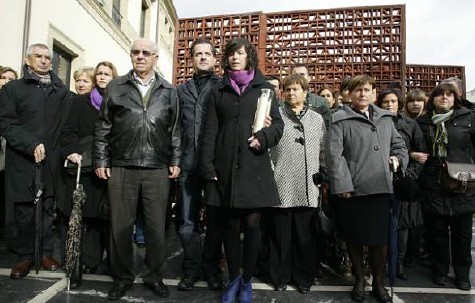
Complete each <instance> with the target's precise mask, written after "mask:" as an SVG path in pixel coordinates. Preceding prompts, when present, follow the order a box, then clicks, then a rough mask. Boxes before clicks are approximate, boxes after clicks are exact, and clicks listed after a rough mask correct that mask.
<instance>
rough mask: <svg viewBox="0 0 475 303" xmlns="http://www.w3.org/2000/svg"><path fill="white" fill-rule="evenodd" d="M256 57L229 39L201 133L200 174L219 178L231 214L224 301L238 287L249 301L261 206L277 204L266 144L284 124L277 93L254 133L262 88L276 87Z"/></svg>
mask: <svg viewBox="0 0 475 303" xmlns="http://www.w3.org/2000/svg"><path fill="white" fill-rule="evenodd" d="M257 63H258V59H257V52H256V50H255V48H254V46H252V45H251V44H250V43H249V41H247V40H246V39H242V38H237V39H232V40H230V41H229V42H228V43H227V44H226V47H225V50H224V54H223V59H222V67H223V70H224V77H223V80H222V82H220V83H218V84H216V85H215V86H214V87H213V88H212V90H211V93H210V97H209V101H208V109H207V115H206V120H205V125H204V128H203V133H202V145H201V151H200V156H201V161H200V170H201V174H202V176H203V177H204V178H205V179H206V180H215V182H217V188H218V191H219V196H220V201H222V204H221V207H223V212H224V213H225V214H226V216H227V217H226V220H227V226H226V229H225V231H224V233H225V234H224V237H225V239H224V249H225V253H226V260H227V262H228V270H229V280H230V283H229V285H228V288H227V290H226V291H225V294H224V296H223V299H222V302H233V301H234V298H235V297H236V295H237V293H238V292H239V291H240V302H251V300H252V286H251V278H252V274H253V272H254V267H255V263H256V260H257V254H258V250H259V246H260V231H259V222H260V217H261V214H260V209H261V208H263V207H269V206H275V205H278V204H279V195H278V192H277V186H276V184H275V181H274V173H273V171H272V167H271V162H270V156H269V153H268V149H269V148H271V147H273V146H276V145H277V143H278V142H279V140H280V138H281V137H282V132H283V128H284V124H283V121H282V118H281V116H280V114H279V109H278V103H277V100H276V99H275V98H274V100H273V101H272V106H271V110H270V117H268V118H267V124H266V125H267V127H264V128H263V129H262V130H260V131H257V132H256V133H254V134H253V133H252V125H253V121H254V115H255V112H256V108H257V100H258V98H259V96H260V94H261V89H263V88H268V89H271V90H273V87H272V85H271V84H269V83H267V82H266V81H265V78H264V76H263V75H262V73H261V72H260V71H259V69H258V68H257ZM271 119H272V124H270V120H271ZM241 221H242V222H243V223H244V226H243V229H244V264H243V270H244V272H243V276H242V278H241V276H240V274H239V267H240V259H241V254H240V237H239V235H240V231H241Z"/></svg>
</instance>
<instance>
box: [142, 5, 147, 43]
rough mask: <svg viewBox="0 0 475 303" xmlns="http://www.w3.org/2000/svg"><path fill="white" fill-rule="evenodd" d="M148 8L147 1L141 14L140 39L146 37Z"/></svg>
mask: <svg viewBox="0 0 475 303" xmlns="http://www.w3.org/2000/svg"><path fill="white" fill-rule="evenodd" d="M147 12H148V6H147V4H146V3H145V1H143V2H142V12H141V14H140V37H145V26H146V24H147Z"/></svg>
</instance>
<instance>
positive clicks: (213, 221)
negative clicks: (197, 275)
mask: <svg viewBox="0 0 475 303" xmlns="http://www.w3.org/2000/svg"><path fill="white" fill-rule="evenodd" d="M206 219H207V221H206V223H207V224H206V234H205V240H204V246H203V275H204V278H205V279H208V278H209V277H211V276H216V275H221V273H222V270H221V268H220V267H219V262H220V261H221V259H222V258H223V241H224V229H225V227H226V217H225V214H224V213H223V208H222V207H218V206H211V205H206Z"/></svg>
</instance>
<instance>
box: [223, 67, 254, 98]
mask: <svg viewBox="0 0 475 303" xmlns="http://www.w3.org/2000/svg"><path fill="white" fill-rule="evenodd" d="M228 75H229V81H230V82H231V86H232V87H233V88H234V90H235V91H236V92H237V93H238V94H239V95H241V94H242V93H243V92H244V91H245V90H246V88H247V87H248V86H249V83H251V81H252V79H254V75H255V70H253V69H251V70H237V71H232V70H230V71H228Z"/></svg>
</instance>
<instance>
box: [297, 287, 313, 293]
mask: <svg viewBox="0 0 475 303" xmlns="http://www.w3.org/2000/svg"><path fill="white" fill-rule="evenodd" d="M297 290H298V291H299V293H301V294H308V293H309V291H310V286H302V285H297Z"/></svg>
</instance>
